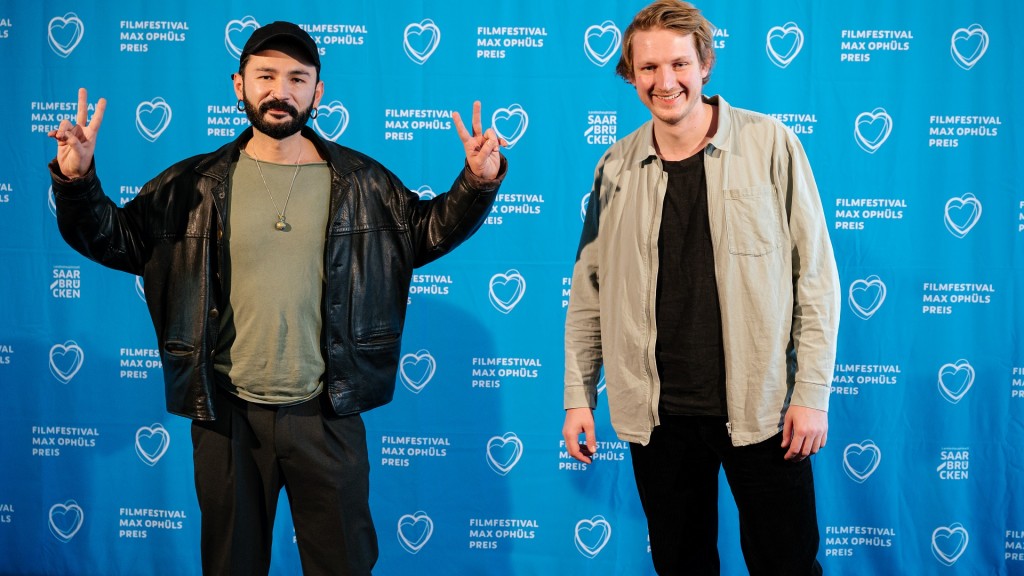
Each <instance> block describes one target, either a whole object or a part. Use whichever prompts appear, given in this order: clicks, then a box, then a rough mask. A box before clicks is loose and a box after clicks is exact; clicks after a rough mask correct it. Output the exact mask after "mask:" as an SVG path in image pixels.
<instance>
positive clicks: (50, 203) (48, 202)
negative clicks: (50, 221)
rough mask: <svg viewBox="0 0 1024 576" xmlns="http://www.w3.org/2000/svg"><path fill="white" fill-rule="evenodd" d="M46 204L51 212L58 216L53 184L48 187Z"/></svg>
mask: <svg viewBox="0 0 1024 576" xmlns="http://www.w3.org/2000/svg"><path fill="white" fill-rule="evenodd" d="M46 205H47V206H48V207H49V208H50V214H53V216H54V217H55V218H56V217H57V199H56V198H54V197H53V186H52V185H51V186H50V187H49V188H47V189H46Z"/></svg>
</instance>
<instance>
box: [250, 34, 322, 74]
mask: <svg viewBox="0 0 1024 576" xmlns="http://www.w3.org/2000/svg"><path fill="white" fill-rule="evenodd" d="M272 42H275V43H276V42H286V43H288V44H291V45H293V46H295V47H296V48H298V49H299V50H301V51H302V53H303V54H305V55H306V56H307V57H308V58H309V61H310V62H312V63H313V66H316V71H317V73H319V72H320V51H319V50H318V49H317V47H316V42H314V41H313V38H311V37H310V36H309V34H307V33H306V31H305V30H303V29H302V28H299V27H298V26H296V25H295V24H292V23H291V22H282V21H277V22H271V23H270V24H267V25H266V26H260V27H259V28H257V29H256V30H255V31H254V32H253V33H252V36H249V40H247V41H246V42H245V47H244V48H242V54H241V56H240V57H239V59H240V60H244V59H245V57H246V56H250V55H252V53H253V52H259V51H260V50H262V49H263V48H264V47H265V46H267V45H268V44H270V43H272Z"/></svg>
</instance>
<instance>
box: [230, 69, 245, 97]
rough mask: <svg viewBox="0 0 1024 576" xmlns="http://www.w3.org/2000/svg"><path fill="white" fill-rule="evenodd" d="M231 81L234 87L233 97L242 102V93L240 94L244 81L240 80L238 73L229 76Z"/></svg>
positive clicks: (240, 76)
mask: <svg viewBox="0 0 1024 576" xmlns="http://www.w3.org/2000/svg"><path fill="white" fill-rule="evenodd" d="M231 80H232V82H233V83H234V85H235V97H236V98H238V99H239V100H242V99H243V98H242V93H243V92H242V83H243V82H244V81H245V79H244V78H242V75H241V74H239V73H238V72H235V73H234V74H232V75H231Z"/></svg>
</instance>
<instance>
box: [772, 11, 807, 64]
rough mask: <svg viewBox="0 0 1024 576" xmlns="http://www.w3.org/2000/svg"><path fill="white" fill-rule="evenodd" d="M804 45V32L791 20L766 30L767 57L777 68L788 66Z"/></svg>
mask: <svg viewBox="0 0 1024 576" xmlns="http://www.w3.org/2000/svg"><path fill="white" fill-rule="evenodd" d="M803 47H804V32H803V30H801V29H800V27H799V26H797V25H796V24H794V23H793V22H786V23H785V24H783V25H782V26H773V27H772V28H770V29H769V30H768V38H767V40H766V41H765V50H766V51H767V52H768V59H769V60H771V61H772V64H775V65H776V66H778V67H779V68H785V67H786V66H789V63H790V62H792V61H793V59H794V58H796V55H797V54H799V53H800V50H801V49H802V48H803Z"/></svg>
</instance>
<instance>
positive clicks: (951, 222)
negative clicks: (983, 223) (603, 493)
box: [945, 192, 981, 238]
mask: <svg viewBox="0 0 1024 576" xmlns="http://www.w3.org/2000/svg"><path fill="white" fill-rule="evenodd" d="M980 218H981V202H979V201H978V199H977V198H975V197H974V194H971V193H970V192H968V193H966V194H964V195H963V196H961V197H959V198H957V197H956V196H954V197H952V198H950V199H949V200H948V201H947V202H946V216H945V221H946V230H949V233H950V234H952V235H953V236H956V237H957V238H963V237H964V236H967V233H968V232H970V231H971V228H974V225H975V224H977V223H978V220H979V219H980Z"/></svg>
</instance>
